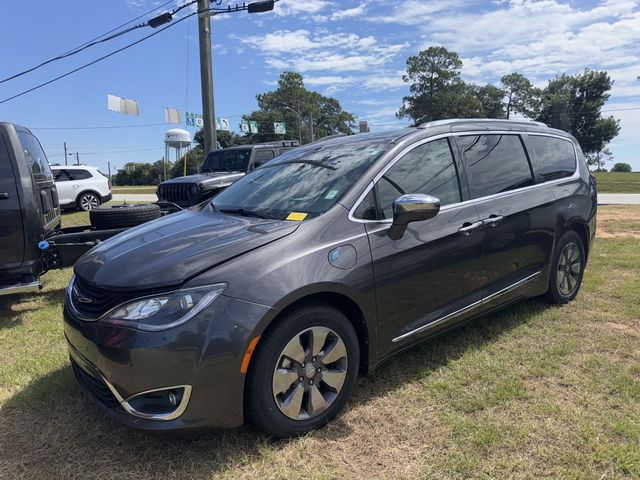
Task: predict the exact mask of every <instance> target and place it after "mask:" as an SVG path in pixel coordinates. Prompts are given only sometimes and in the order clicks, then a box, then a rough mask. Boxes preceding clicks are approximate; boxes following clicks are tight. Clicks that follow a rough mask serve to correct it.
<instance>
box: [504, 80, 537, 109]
mask: <svg viewBox="0 0 640 480" xmlns="http://www.w3.org/2000/svg"><path fill="white" fill-rule="evenodd" d="M500 83H501V84H502V90H503V92H504V95H505V96H506V99H507V102H506V106H505V110H506V115H507V116H506V118H510V117H511V113H519V114H521V115H524V116H525V117H535V115H536V113H537V111H538V108H539V99H538V97H539V96H540V90H538V89H537V88H535V87H534V86H533V85H532V84H531V82H530V81H529V80H528V79H527V78H526V77H525V76H524V75H522V74H521V73H516V72H514V73H510V74H508V75H505V76H504V77H502V78H501V79H500Z"/></svg>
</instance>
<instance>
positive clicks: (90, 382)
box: [71, 358, 120, 408]
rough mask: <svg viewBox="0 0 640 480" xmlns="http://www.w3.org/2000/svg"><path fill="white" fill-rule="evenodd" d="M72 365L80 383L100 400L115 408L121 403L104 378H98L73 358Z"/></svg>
mask: <svg viewBox="0 0 640 480" xmlns="http://www.w3.org/2000/svg"><path fill="white" fill-rule="evenodd" d="M71 367H72V368H73V374H74V375H75V377H76V380H78V383H79V384H80V385H81V386H82V387H84V388H85V389H86V390H88V391H89V393H90V394H91V395H93V396H94V397H95V398H96V399H97V400H98V401H100V402H101V403H102V404H104V405H105V406H107V407H109V408H115V407H117V406H118V405H120V402H118V399H117V398H116V397H115V396H114V395H113V393H111V390H110V389H109V387H108V386H107V384H106V383H104V382H103V381H102V379H99V378H96V377H94V376H93V375H91V374H90V373H89V372H87V371H86V370H84V369H83V368H82V367H81V366H80V365H78V364H77V363H76V362H75V360H74V359H73V358H71Z"/></svg>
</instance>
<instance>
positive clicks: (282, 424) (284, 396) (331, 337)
mask: <svg viewBox="0 0 640 480" xmlns="http://www.w3.org/2000/svg"><path fill="white" fill-rule="evenodd" d="M359 364H360V350H359V347H358V338H357V336H356V333H355V331H354V329H353V327H352V325H351V323H350V322H349V320H348V319H347V318H346V317H345V316H344V315H343V314H342V313H340V312H339V311H337V310H335V309H333V308H331V307H329V306H327V305H324V304H314V305H309V306H306V307H304V308H301V309H297V310H295V311H293V312H291V313H290V314H289V315H287V316H286V317H285V318H283V319H282V321H280V322H279V323H278V325H277V326H276V327H275V328H274V329H273V330H272V331H270V332H269V333H268V334H266V335H265V336H264V337H263V340H262V342H261V346H260V348H259V350H258V351H257V352H256V356H255V357H254V359H253V360H252V368H251V371H250V372H249V379H248V391H247V407H248V408H247V413H248V415H249V417H250V419H251V420H252V421H253V422H254V423H255V424H256V425H257V426H258V427H259V428H261V429H262V430H264V431H265V432H267V433H269V434H271V435H273V436H275V437H280V438H282V437H290V436H294V435H301V434H303V433H306V432H308V431H309V430H313V429H316V428H319V427H322V426H324V425H326V424H327V423H328V422H329V421H331V420H332V419H333V418H335V416H336V415H337V414H338V412H339V411H340V410H341V409H342V407H343V406H344V404H345V403H346V401H347V398H348V397H349V395H350V393H351V391H352V389H353V387H354V385H355V382H356V378H357V375H358V367H359Z"/></svg>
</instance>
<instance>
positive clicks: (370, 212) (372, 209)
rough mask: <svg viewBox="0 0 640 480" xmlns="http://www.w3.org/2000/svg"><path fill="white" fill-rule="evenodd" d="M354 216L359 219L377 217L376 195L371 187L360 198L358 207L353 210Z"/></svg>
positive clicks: (373, 218) (374, 218)
mask: <svg viewBox="0 0 640 480" xmlns="http://www.w3.org/2000/svg"><path fill="white" fill-rule="evenodd" d="M353 216H354V217H355V218H359V219H361V220H376V219H377V218H378V208H377V206H376V196H375V193H374V191H373V189H371V190H369V193H367V195H366V196H365V197H364V198H363V199H362V202H360V205H358V208H356V210H355V212H353Z"/></svg>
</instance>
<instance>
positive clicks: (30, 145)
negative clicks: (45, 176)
mask: <svg viewBox="0 0 640 480" xmlns="http://www.w3.org/2000/svg"><path fill="white" fill-rule="evenodd" d="M18 138H19V139H20V144H21V145H22V151H23V152H24V159H25V160H26V161H27V165H29V169H30V170H31V173H32V174H34V175H36V174H39V173H49V174H50V173H51V169H50V168H49V162H48V161H47V156H46V155H45V154H44V151H43V150H42V147H41V146H40V142H39V141H38V139H37V138H36V137H34V136H33V135H31V134H29V133H26V132H18Z"/></svg>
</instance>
